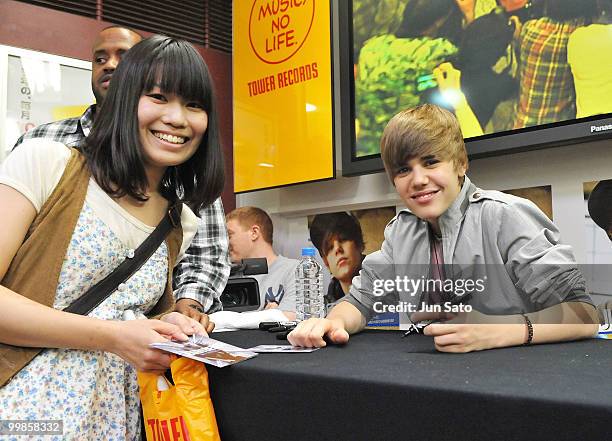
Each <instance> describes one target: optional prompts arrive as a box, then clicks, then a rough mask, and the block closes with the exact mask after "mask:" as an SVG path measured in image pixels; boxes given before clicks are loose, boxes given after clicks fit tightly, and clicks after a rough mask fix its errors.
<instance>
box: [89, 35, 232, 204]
mask: <svg viewBox="0 0 612 441" xmlns="http://www.w3.org/2000/svg"><path fill="white" fill-rule="evenodd" d="M155 86H159V88H160V89H161V92H162V93H169V94H174V95H177V96H179V97H181V98H182V99H183V100H185V101H188V102H196V103H199V104H201V105H202V107H203V108H204V110H205V111H206V113H207V116H208V128H207V130H206V132H205V134H204V136H203V137H202V142H201V143H200V145H199V147H198V149H197V150H196V152H195V153H194V154H193V156H192V157H191V158H190V159H189V160H188V161H186V162H184V163H183V164H180V165H177V166H173V167H168V169H167V170H166V173H165V175H164V176H163V178H162V181H161V183H160V188H159V191H160V193H161V194H162V195H163V196H164V197H166V198H167V199H169V200H174V199H177V198H178V199H181V200H182V201H183V202H185V203H186V204H188V205H189V206H190V207H191V208H192V209H193V210H194V211H195V212H196V213H197V212H198V211H199V210H200V209H201V208H202V207H204V206H206V205H208V204H211V203H212V202H213V201H214V200H215V199H217V198H218V197H219V195H220V194H221V191H222V190H223V185H224V168H223V156H222V152H221V146H220V143H219V134H218V127H217V113H216V110H215V100H214V93H213V84H212V78H211V77H210V73H209V72H208V68H207V66H206V63H205V62H204V60H203V59H202V57H201V56H200V54H199V53H198V52H197V51H196V49H195V48H194V47H193V46H192V45H191V44H190V43H188V42H186V41H183V40H177V39H174V38H170V37H166V36H162V35H154V36H152V37H150V38H147V39H146V40H142V41H141V42H140V43H138V44H136V45H135V46H134V47H132V48H131V49H130V50H129V51H128V52H127V53H126V54H125V55H124V56H123V58H122V60H121V63H119V66H118V67H117V70H116V71H115V73H114V74H113V78H112V80H111V83H110V87H109V89H108V93H107V96H106V98H105V100H104V103H103V105H102V107H101V108H98V109H97V110H96V117H95V121H94V125H93V127H92V130H91V133H90V134H89V136H88V137H87V140H86V145H85V149H83V150H84V153H85V156H86V158H87V163H88V165H89V167H90V169H91V173H92V175H93V177H94V179H95V180H96V182H97V183H98V185H100V187H101V188H102V189H103V190H104V191H105V192H107V193H108V194H110V195H112V196H114V197H121V196H124V195H129V196H131V197H133V198H135V199H137V200H140V201H145V200H147V196H146V191H147V177H146V174H145V168H144V165H143V154H142V145H141V142H140V136H139V130H138V102H139V100H140V97H141V96H142V95H143V94H144V93H147V92H149V91H151V90H152V89H153V88H154V87H155Z"/></svg>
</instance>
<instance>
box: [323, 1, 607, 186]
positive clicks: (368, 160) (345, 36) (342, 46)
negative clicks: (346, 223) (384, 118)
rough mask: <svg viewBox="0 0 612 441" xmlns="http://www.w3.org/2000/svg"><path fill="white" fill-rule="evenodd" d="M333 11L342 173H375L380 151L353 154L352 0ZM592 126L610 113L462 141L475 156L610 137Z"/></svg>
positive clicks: (380, 165) (601, 123) (604, 122)
mask: <svg viewBox="0 0 612 441" xmlns="http://www.w3.org/2000/svg"><path fill="white" fill-rule="evenodd" d="M337 11H338V17H337V20H336V23H338V26H337V29H336V33H335V36H334V38H338V47H339V54H338V57H337V60H338V62H339V63H340V65H339V68H338V73H339V77H340V78H339V80H340V81H339V89H340V103H339V107H340V124H341V126H340V127H341V129H340V134H341V142H342V145H341V151H342V175H343V176H358V175H364V174H369V173H377V172H380V171H382V170H384V166H383V163H382V159H381V158H380V154H375V155H368V156H361V157H357V156H356V155H355V152H356V138H355V80H354V76H353V75H354V74H353V15H352V0H341V1H338V9H337ZM399 110H401V109H398V111H399ZM592 126H596V127H602V126H609V127H612V113H608V114H603V115H594V116H589V117H586V118H580V119H572V120H567V121H561V122H557V123H553V124H545V125H538V126H532V127H526V128H523V129H517V130H511V131H505V132H497V133H491V134H486V135H483V136H478V137H474V138H466V139H465V144H466V148H467V151H468V156H469V158H470V159H477V158H483V157H488V156H497V155H504V154H510V153H519V152H524V151H531V150H538V149H544V148H553V147H561V146H565V145H569V144H576V143H581V142H585V141H594V140H599V139H608V138H612V128H611V129H607V130H601V131H592Z"/></svg>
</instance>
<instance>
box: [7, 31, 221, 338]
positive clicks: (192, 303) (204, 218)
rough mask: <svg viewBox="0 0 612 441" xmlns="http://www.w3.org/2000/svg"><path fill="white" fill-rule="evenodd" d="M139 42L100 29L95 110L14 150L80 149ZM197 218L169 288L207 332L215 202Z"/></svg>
mask: <svg viewBox="0 0 612 441" xmlns="http://www.w3.org/2000/svg"><path fill="white" fill-rule="evenodd" d="M142 38H143V37H142V36H141V35H140V34H139V33H138V32H136V31H134V30H132V29H128V28H125V27H122V26H110V27H107V28H105V29H103V30H102V31H101V32H100V33H99V34H98V37H97V38H96V40H95V42H94V45H93V50H92V54H93V59H92V71H91V88H92V90H93V93H94V96H95V97H96V104H93V105H91V106H89V107H88V108H87V110H86V111H85V113H83V115H81V116H80V117H79V118H68V119H64V120H61V121H56V122H52V123H48V124H42V125H40V126H38V127H35V128H34V129H32V130H30V131H28V132H26V133H24V134H23V135H22V136H21V137H20V138H19V139H18V140H17V142H16V143H15V147H17V146H18V145H19V144H21V143H22V142H23V141H24V140H25V139H31V138H48V139H51V140H53V141H58V142H61V143H63V144H65V145H66V146H68V147H76V148H82V147H83V146H84V142H83V141H84V140H85V138H86V137H87V136H88V135H89V132H90V130H91V127H92V125H93V121H94V118H95V117H96V112H98V111H100V109H102V108H103V107H101V106H102V103H103V102H104V98H105V97H106V94H107V92H108V86H109V84H110V80H111V78H112V76H113V73H114V72H115V69H116V68H117V65H118V64H119V62H120V61H121V57H122V56H123V54H124V53H125V52H127V51H128V50H129V49H130V48H131V47H132V46H134V45H135V44H136V43H138V42H139V41H140V40H142ZM199 215H200V218H201V219H200V223H199V226H198V231H197V233H196V235H195V237H194V238H193V242H192V243H191V245H190V246H189V248H188V249H187V250H186V251H185V255H184V257H183V259H182V260H181V261H180V262H179V263H178V265H177V266H176V268H175V270H174V280H173V286H174V295H175V298H176V310H177V311H179V312H181V313H182V314H185V315H188V316H189V317H191V318H194V319H196V320H199V321H200V322H201V323H202V324H203V325H204V326H205V327H208V329H209V330H211V328H212V327H211V326H209V325H208V323H209V321H208V316H207V315H206V314H204V313H205V312H214V311H217V310H219V309H221V302H220V301H219V296H220V294H221V292H222V291H223V288H224V287H225V284H226V282H227V277H228V276H229V271H230V263H229V256H228V252H227V250H228V240H227V233H226V230H225V225H224V223H225V217H224V210H223V205H222V203H221V199H220V198H219V199H217V200H216V201H215V202H214V203H213V204H211V205H209V206H208V207H205V208H204V209H203V210H202V211H201V212H200V213H199Z"/></svg>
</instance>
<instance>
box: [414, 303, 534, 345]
mask: <svg viewBox="0 0 612 441" xmlns="http://www.w3.org/2000/svg"><path fill="white" fill-rule="evenodd" d="M524 333H525V325H524V324H519V323H516V324H514V323H496V320H495V316H488V315H485V314H482V313H480V312H477V311H472V312H463V313H459V314H457V315H455V316H454V317H453V318H451V319H448V320H446V321H443V322H435V323H432V324H430V325H428V326H426V327H425V330H424V334H425V335H429V336H432V337H434V344H435V347H436V349H437V350H438V351H441V352H472V351H482V350H484V349H492V348H500V347H506V346H514V345H518V344H521V342H522V341H523V340H522V339H523V334H524Z"/></svg>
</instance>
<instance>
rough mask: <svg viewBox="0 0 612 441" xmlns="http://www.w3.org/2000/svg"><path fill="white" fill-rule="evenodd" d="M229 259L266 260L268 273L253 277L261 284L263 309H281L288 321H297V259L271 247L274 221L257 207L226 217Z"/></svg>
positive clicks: (232, 213) (244, 209)
mask: <svg viewBox="0 0 612 441" xmlns="http://www.w3.org/2000/svg"><path fill="white" fill-rule="evenodd" d="M225 219H226V222H227V232H228V234H229V246H230V259H231V260H232V262H240V260H242V259H250V258H254V257H265V258H266V260H267V262H268V274H262V275H258V276H252V277H253V278H255V279H256V280H257V282H258V283H259V292H260V295H261V309H264V308H265V309H267V308H279V309H280V310H281V311H283V313H284V314H285V315H286V316H287V318H288V319H290V320H293V319H294V318H295V267H296V266H297V264H298V261H297V260H296V259H288V258H287V257H283V256H281V255H278V254H276V253H275V252H274V248H272V233H273V226H272V219H270V216H268V213H266V212H265V211H263V210H262V209H260V208H256V207H241V208H237V209H235V210H233V211H231V212H230V213H228V214H227V216H226V218H225Z"/></svg>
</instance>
